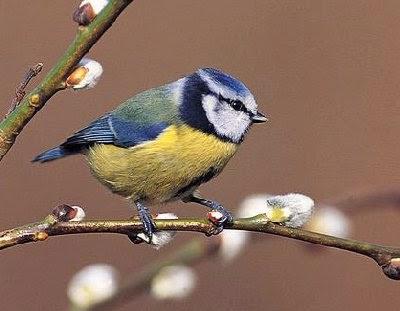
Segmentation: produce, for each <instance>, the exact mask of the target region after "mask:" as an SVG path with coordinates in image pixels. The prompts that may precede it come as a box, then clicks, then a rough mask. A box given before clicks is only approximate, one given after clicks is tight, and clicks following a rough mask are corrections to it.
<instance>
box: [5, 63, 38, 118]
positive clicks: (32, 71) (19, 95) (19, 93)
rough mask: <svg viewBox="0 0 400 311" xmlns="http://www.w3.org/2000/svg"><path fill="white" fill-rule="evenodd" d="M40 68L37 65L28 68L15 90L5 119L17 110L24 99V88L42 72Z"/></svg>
mask: <svg viewBox="0 0 400 311" xmlns="http://www.w3.org/2000/svg"><path fill="white" fill-rule="evenodd" d="M42 68H43V64H42V63H37V64H36V65H35V66H33V67H31V68H29V70H28V72H27V73H25V76H24V78H23V79H22V81H21V82H20V84H19V85H18V86H17V88H16V89H15V96H14V98H13V100H12V102H11V107H10V109H9V110H8V112H7V114H6V116H5V117H7V116H8V115H9V114H10V113H11V112H13V111H14V110H15V108H17V106H18V105H19V103H20V102H21V100H22V99H23V98H24V97H25V94H26V92H25V88H26V87H27V85H28V83H29V82H30V81H31V80H32V79H33V78H34V77H36V76H37V75H38V74H39V73H40V72H41V71H42Z"/></svg>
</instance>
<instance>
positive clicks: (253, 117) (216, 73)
mask: <svg viewBox="0 0 400 311" xmlns="http://www.w3.org/2000/svg"><path fill="white" fill-rule="evenodd" d="M180 90H181V91H180V92H181V96H180V98H181V105H180V112H181V116H182V118H183V120H184V121H185V122H187V123H188V124H189V125H191V126H193V127H195V128H197V129H200V130H202V131H205V132H207V133H211V134H214V135H216V136H218V137H219V138H222V139H224V140H227V141H230V142H233V143H240V142H242V141H243V138H244V136H245V134H246V132H247V130H248V129H249V127H250V126H251V125H252V124H253V123H261V122H265V121H267V118H266V117H265V116H264V115H263V114H262V113H260V112H259V111H258V110H257V108H258V107H257V103H256V101H255V99H254V96H253V95H252V94H251V92H250V91H249V89H248V88H247V87H246V86H245V85H244V84H243V83H242V82H241V81H240V80H238V79H236V78H234V77H232V76H230V75H228V74H226V73H224V72H222V71H220V70H217V69H212V68H204V69H199V70H198V71H196V72H195V73H193V74H192V75H190V76H188V77H186V78H184V79H182V87H181V88H180Z"/></svg>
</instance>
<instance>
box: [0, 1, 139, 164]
mask: <svg viewBox="0 0 400 311" xmlns="http://www.w3.org/2000/svg"><path fill="white" fill-rule="evenodd" d="M132 1H133V0H111V1H110V3H109V4H108V5H107V6H106V7H105V8H104V9H103V10H102V11H101V12H100V14H99V15H98V16H97V17H96V18H95V19H94V20H93V21H92V22H91V23H90V24H89V25H88V26H79V27H78V33H77V35H76V37H75V39H74V41H73V42H72V43H71V44H70V46H69V47H68V49H67V50H66V52H65V53H64V55H63V56H62V57H61V58H60V59H59V60H58V62H57V63H56V65H55V66H54V67H53V68H52V69H51V70H50V72H49V73H48V74H47V75H46V77H45V78H44V79H43V81H42V82H41V83H40V84H39V85H38V86H37V87H36V88H35V89H34V90H33V91H32V92H31V93H30V94H29V95H28V96H26V97H25V98H24V99H23V100H22V101H21V103H20V104H19V105H17V106H16V108H15V109H14V110H12V111H11V112H10V113H9V114H8V115H7V116H6V117H5V118H4V120H2V121H1V122H0V161H1V160H2V158H3V157H4V155H5V154H6V153H7V152H8V150H10V148H11V147H12V145H13V144H14V142H15V140H16V138H17V136H18V135H19V133H20V132H21V131H22V130H23V128H24V127H25V125H26V124H27V123H28V122H29V121H30V120H31V119H32V118H33V116H34V115H35V114H36V113H37V112H38V111H39V110H40V109H41V108H43V106H44V105H45V104H46V102H47V101H48V100H49V99H50V98H51V97H52V96H53V95H54V94H55V93H57V92H58V91H60V90H62V89H64V88H65V79H66V78H67V77H68V75H69V74H70V73H71V71H72V70H73V69H74V67H75V66H76V64H77V63H78V62H79V61H80V60H81V59H82V57H83V56H84V55H85V54H86V53H87V52H89V50H90V48H91V47H92V46H93V45H94V44H95V43H96V42H97V41H98V40H99V39H100V37H101V36H102V35H103V34H104V33H105V32H106V31H107V30H108V29H109V28H110V27H111V25H112V24H113V22H114V21H115V20H116V18H117V17H118V16H119V15H120V14H121V12H122V11H123V10H124V9H125V8H126V7H127V6H128V5H129V4H130V3H131V2H132Z"/></svg>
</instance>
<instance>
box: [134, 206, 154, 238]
mask: <svg viewBox="0 0 400 311" xmlns="http://www.w3.org/2000/svg"><path fill="white" fill-rule="evenodd" d="M135 205H136V208H137V211H138V213H139V218H140V221H141V222H142V223H143V231H144V233H145V234H146V235H147V236H148V237H149V242H148V243H149V244H151V239H152V237H153V232H154V231H155V230H156V225H155V223H154V220H153V217H152V216H151V214H150V211H149V210H148V208H147V207H146V206H145V205H144V204H143V202H142V201H140V200H138V201H135Z"/></svg>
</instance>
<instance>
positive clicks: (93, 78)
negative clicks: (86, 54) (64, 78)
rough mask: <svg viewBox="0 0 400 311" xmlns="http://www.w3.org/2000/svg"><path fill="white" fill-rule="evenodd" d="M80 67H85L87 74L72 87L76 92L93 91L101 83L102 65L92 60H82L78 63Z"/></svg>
mask: <svg viewBox="0 0 400 311" xmlns="http://www.w3.org/2000/svg"><path fill="white" fill-rule="evenodd" d="M78 67H84V68H86V69H87V72H86V74H85V76H84V77H83V79H82V80H81V81H80V82H79V83H77V84H75V85H72V88H73V89H74V90H80V89H91V88H93V87H95V86H96V84H97V83H98V82H99V80H100V77H101V75H102V74H103V67H102V66H101V64H100V63H99V62H97V61H95V60H93V59H90V58H82V60H81V61H80V62H79V63H78Z"/></svg>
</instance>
